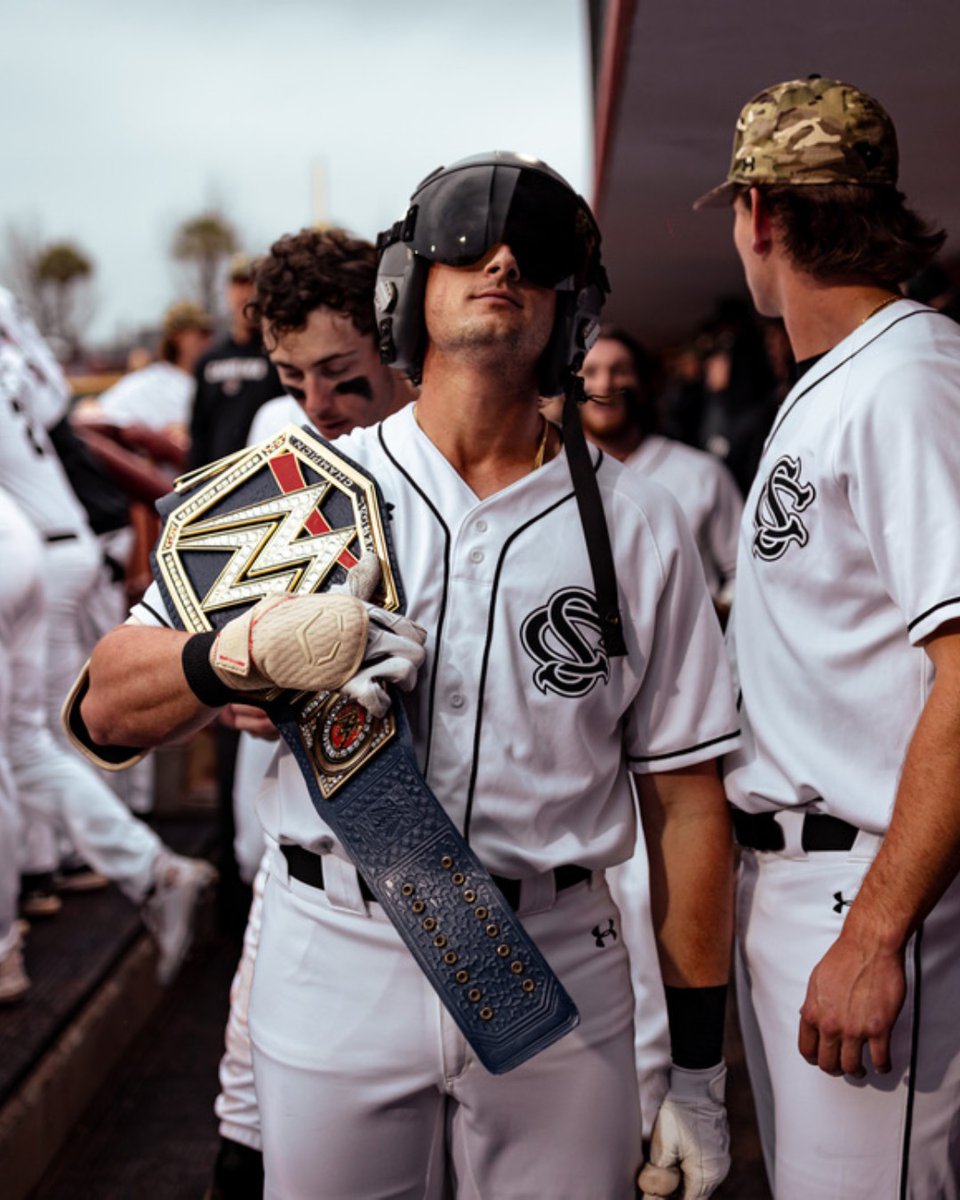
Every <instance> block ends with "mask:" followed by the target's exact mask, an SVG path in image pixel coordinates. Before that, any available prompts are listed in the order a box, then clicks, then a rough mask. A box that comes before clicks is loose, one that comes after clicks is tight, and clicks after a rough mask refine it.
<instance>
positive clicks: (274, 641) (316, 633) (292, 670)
mask: <svg viewBox="0 0 960 1200" xmlns="http://www.w3.org/2000/svg"><path fill="white" fill-rule="evenodd" d="M378 581H379V563H378V562H377V559H376V556H375V555H364V557H363V558H362V559H361V560H360V562H359V563H358V565H357V566H356V567H354V569H353V570H352V571H351V572H350V573H349V575H348V578H347V583H346V586H345V588H344V590H343V591H338V592H326V593H321V594H310V595H306V596H291V595H283V596H268V597H267V598H265V599H263V600H261V601H260V602H259V603H258V604H255V605H253V606H252V607H251V608H249V609H247V611H246V612H245V613H243V614H242V615H241V616H239V617H236V618H234V620H232V621H229V622H227V624H226V625H224V627H223V628H222V629H221V630H220V632H219V634H218V635H217V637H216V639H215V640H214V642H213V645H212V646H211V648H210V665H211V666H212V668H213V670H214V672H215V673H216V675H217V676H218V678H219V679H220V680H221V681H222V682H223V683H225V684H226V685H227V686H228V687H230V688H233V689H235V690H237V691H241V692H242V691H250V692H258V691H265V690H268V689H270V688H271V687H279V688H283V689H289V690H294V691H314V692H316V691H333V690H339V691H341V692H343V694H344V695H348V696H350V697H352V698H353V699H355V700H357V701H358V702H359V703H360V704H362V705H363V706H364V708H366V709H367V710H368V711H369V712H370V713H371V714H372V715H373V716H375V717H382V716H383V715H384V714H385V713H386V711H387V709H388V708H389V706H390V697H389V693H388V692H387V690H386V687H385V686H384V685H385V684H388V683H395V684H396V685H397V686H398V687H400V688H403V689H404V690H406V691H409V690H410V689H411V688H412V687H413V686H414V683H415V682H416V677H417V671H418V670H419V668H420V666H421V665H422V663H423V660H424V658H425V651H424V649H423V644H424V642H425V641H426V631H425V630H424V629H422V628H421V627H420V626H419V625H417V624H416V623H415V622H413V621H410V620H408V619H407V618H406V617H402V616H400V615H399V614H398V613H388V612H386V611H385V610H384V609H381V608H377V607H376V606H375V605H373V604H370V603H369V602H368V601H367V599H366V596H369V595H372V593H373V591H374V590H375V589H376V586H377V583H378Z"/></svg>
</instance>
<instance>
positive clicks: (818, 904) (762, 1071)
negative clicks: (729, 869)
mask: <svg viewBox="0 0 960 1200" xmlns="http://www.w3.org/2000/svg"><path fill="white" fill-rule="evenodd" d="M897 163H898V157H897V143H896V135H895V132H894V128H893V124H892V122H891V120H890V118H889V117H888V116H887V114H886V113H885V112H884V111H883V109H882V108H881V107H880V105H879V104H878V103H877V102H876V101H875V100H873V99H872V98H871V97H869V96H867V95H865V94H864V93H863V92H861V91H859V90H858V89H857V88H855V87H852V86H850V85H848V84H844V83H838V82H835V81H833V80H829V79H823V78H820V77H819V76H811V77H810V78H809V79H806V80H796V81H791V82H788V83H783V84H779V85H778V86H776V87H772V88H769V89H767V90H765V91H763V92H761V93H760V94H759V95H758V96H756V97H754V99H753V100H751V101H750V102H749V103H748V104H747V105H746V106H745V107H744V109H743V111H742V112H741V114H740V119H739V121H738V122H737V130H736V136H735V140H734V151H733V160H732V163H731V167H730V171H729V174H728V176H727V179H726V181H725V182H724V183H723V184H721V185H720V186H719V187H718V188H715V189H714V190H713V191H712V192H710V193H708V194H707V195H706V196H704V197H702V198H701V200H700V201H698V202H697V205H696V207H704V206H709V205H717V204H725V205H729V204H731V203H732V204H733V208H734V242H735V245H736V248H737V251H738V253H739V255H740V258H741V261H742V263H743V267H744V272H745V275H746V279H747V283H748V285H749V288H750V291H751V294H752V296H753V300H754V303H755V304H756V307H757V308H758V310H759V311H760V312H761V313H763V314H764V315H767V316H773V317H782V318H783V320H784V323H785V326H786V330H787V334H788V336H789V338H790V343H791V346H792V348H793V351H794V354H795V356H796V359H797V363H798V375H799V378H798V380H797V382H796V383H795V385H794V387H793V388H792V390H791V391H790V392H789V393H788V395H787V396H786V397H785V399H784V401H783V404H782V406H781V408H780V411H779V413H778V415H777V418H776V421H775V422H774V426H773V429H772V431H771V433H770V435H769V438H768V440H767V443H766V447H765V449H764V453H763V457H762V460H761V463H760V467H759V470H758V473H757V477H756V480H755V482H754V485H753V488H752V490H751V493H750V495H749V497H748V499H747V505H746V510H745V516H744V522H743V526H742V529H741V536H740V546H739V557H738V567H737V596H736V600H735V602H734V606H733V615H732V618H731V637H730V644H731V648H732V651H733V657H734V660H735V666H736V670H737V673H738V675H739V685H740V688H741V693H742V713H741V715H742V717H743V720H744V726H745V728H744V734H745V736H744V742H743V745H742V748H740V749H739V750H737V751H735V752H734V753H732V754H730V755H728V756H727V758H726V760H725V776H726V786H727V793H728V796H729V798H730V800H731V801H732V802H733V804H734V806H735V822H734V823H735V828H736V831H737V837H738V841H739V842H740V843H741V845H742V846H743V847H744V849H743V853H742V865H741V872H740V879H739V885H738V886H739V893H738V904H737V919H738V934H737V950H738V955H737V957H738V964H737V965H738V989H739V998H740V1004H741V1022H742V1025H743V1030H744V1038H745V1042H746V1046H747V1058H748V1064H749V1067H750V1073H751V1078H752V1081H753V1086H754V1093H755V1096H756V1100H757V1108H758V1114H759V1119H760V1125H761V1133H762V1137H763V1143H764V1153H765V1158H766V1163H767V1169H768V1173H769V1176H770V1181H771V1184H772V1186H773V1190H774V1193H775V1195H776V1196H777V1200H799V1198H800V1197H803V1198H804V1200H806V1198H807V1197H810V1196H817V1197H821V1196H822V1197H835V1196H836V1197H839V1196H843V1197H864V1198H866V1197H870V1198H871V1200H876V1198H877V1197H889V1198H890V1200H893V1197H911V1198H913V1200H921V1198H922V1200H929V1198H931V1197H946V1196H956V1195H957V1194H958V1186H960V1183H958V1181H960V1146H958V1141H957V1137H956V1117H957V1112H958V1110H960V1027H958V1025H957V1021H956V1019H955V1015H954V1011H955V1004H956V997H957V995H958V994H960V952H958V951H960V883H958V881H957V879H956V874H957V864H958V862H960V807H958V805H957V780H958V779H960V737H958V733H960V686H958V684H960V634H958V632H957V630H958V625H957V621H958V618H960V330H958V329H957V326H956V325H955V324H954V323H953V322H952V321H951V320H949V319H948V318H946V317H944V316H943V315H942V314H940V313H937V312H935V311H934V310H932V309H929V308H926V307H924V306H923V305H920V304H917V303H915V302H913V301H910V300H906V299H903V298H902V297H901V295H900V292H899V288H898V285H899V284H900V283H901V281H903V280H904V279H906V278H908V277H909V276H911V275H912V274H913V273H914V272H915V271H917V270H918V269H919V268H920V267H922V266H924V265H925V264H926V263H927V262H929V261H930V259H932V257H933V255H934V254H935V253H936V251H937V250H938V249H939V247H940V245H941V244H942V242H943V234H942V233H935V232H932V231H931V230H930V228H929V227H928V226H926V225H925V224H924V222H922V221H921V220H920V218H919V217H917V216H916V214H915V213H913V212H912V211H911V210H910V209H908V208H907V207H906V206H905V204H904V197H903V195H902V194H901V193H900V192H899V191H898V190H897ZM921 994H922V1006H921ZM798 1011H799V1014H800V1015H799V1023H798V1017H797V1013H798ZM804 1060H806V1061H804Z"/></svg>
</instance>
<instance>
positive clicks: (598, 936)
mask: <svg viewBox="0 0 960 1200" xmlns="http://www.w3.org/2000/svg"><path fill="white" fill-rule="evenodd" d="M590 932H591V933H592V934H593V940H594V941H595V942H596V943H597V949H598V950H603V949H605V948H606V940H607V938H613V940H614V941H616V940H617V931H616V929H614V927H613V917H610V919H609V920H608V921H607V927H606V929H601V928H600V926H599V925H594V927H593V928H592V929H591V930H590Z"/></svg>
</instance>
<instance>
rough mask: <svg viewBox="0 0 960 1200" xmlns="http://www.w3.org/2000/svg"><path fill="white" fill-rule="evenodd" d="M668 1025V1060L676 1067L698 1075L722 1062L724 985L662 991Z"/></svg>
mask: <svg viewBox="0 0 960 1200" xmlns="http://www.w3.org/2000/svg"><path fill="white" fill-rule="evenodd" d="M664 991H665V992H666V996H667V1021H668V1023H669V1025H670V1057H671V1058H672V1059H673V1062H674V1065H675V1066H677V1067H685V1068H686V1069H687V1070H688V1071H702V1070H704V1069H705V1068H706V1067H714V1066H716V1065H717V1063H718V1062H720V1060H721V1059H722V1058H723V1019H724V1014H725V1012H726V1007H727V985H726V984H725V983H724V984H721V985H720V986H719V987H700V988H679V987H665V988H664Z"/></svg>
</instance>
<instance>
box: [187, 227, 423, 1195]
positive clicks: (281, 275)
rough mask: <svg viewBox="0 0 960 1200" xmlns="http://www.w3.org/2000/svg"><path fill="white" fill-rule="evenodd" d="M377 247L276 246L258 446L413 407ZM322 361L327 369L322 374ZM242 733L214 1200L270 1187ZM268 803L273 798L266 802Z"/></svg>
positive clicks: (255, 858) (259, 278)
mask: <svg viewBox="0 0 960 1200" xmlns="http://www.w3.org/2000/svg"><path fill="white" fill-rule="evenodd" d="M376 272H377V254H376V250H375V248H374V247H373V246H372V245H371V244H370V243H369V242H366V241H363V240H362V239H360V238H354V237H351V236H350V235H349V234H348V233H346V232H345V231H344V230H341V229H327V230H323V231H320V230H315V229H304V230H302V231H301V232H300V233H298V234H289V235H286V236H284V237H282V238H280V239H279V240H278V241H276V242H275V243H274V244H273V246H272V247H271V248H270V252H269V254H267V255H265V256H264V257H263V258H262V259H260V260H259V261H258V263H257V269H256V272H255V293H254V298H253V302H252V303H251V305H250V310H249V311H250V313H251V316H254V317H256V319H257V320H258V321H259V322H260V326H261V328H262V331H263V336H264V340H265V344H266V347H267V349H268V352H269V354H270V357H271V360H272V361H273V362H276V363H278V364H279V365H280V371H281V373H282V377H283V382H284V385H285V386H287V387H288V388H289V389H290V390H291V391H293V392H295V393H296V395H297V396H298V397H299V399H295V398H294V396H293V395H286V396H278V397H276V398H275V399H273V400H268V401H267V403H266V404H265V405H263V407H262V408H260V410H259V411H258V413H257V415H256V417H255V418H254V421H253V425H252V427H251V430H250V441H251V444H252V445H255V444H257V443H258V442H261V441H264V440H265V439H266V438H268V437H269V436H270V435H272V434H274V433H276V432H277V431H278V430H280V429H282V428H283V427H284V426H286V425H289V424H297V423H302V422H303V421H304V419H305V417H306V418H309V420H310V422H311V423H312V425H313V427H314V428H315V429H316V430H317V431H318V432H319V433H321V434H323V435H324V436H325V437H336V436H337V434H338V433H340V432H343V431H344V428H345V426H346V431H347V432H349V431H350V430H351V429H353V428H356V427H358V426H359V427H363V426H367V425H372V424H374V423H376V422H377V421H379V420H382V419H383V417H385V416H387V415H389V414H390V413H391V412H394V411H396V410H397V409H399V408H400V407H402V405H403V404H405V403H407V402H408V401H409V400H410V398H411V394H412V389H410V388H409V385H408V383H407V381H406V380H405V378H404V377H403V376H402V375H401V374H399V373H398V372H396V371H393V370H391V369H390V368H389V367H386V366H384V365H383V364H382V363H381V362H380V356H379V353H378V351H377V344H376V341H375V339H374V336H373V334H374V329H375V314H374V308H373V289H374V283H375V281H376ZM318 364H319V365H318ZM229 711H230V712H231V717H232V720H233V722H234V724H235V725H236V726H237V727H238V728H240V729H241V730H242V731H243V732H241V735H240V742H239V747H238V751H237V767H236V774H235V780H234V796H233V799H234V819H235V827H236V841H235V849H236V855H237V862H238V864H239V866H240V871H241V875H242V876H243V877H245V878H246V879H247V880H248V881H250V882H252V884H253V900H252V903H251V906H250V914H249V919H248V921H247V928H246V930H245V932H244V939H243V955H242V957H241V960H240V963H239V965H238V967H237V971H236V974H235V976H234V979H233V983H232V985H231V988H230V1016H229V1019H228V1021H227V1029H226V1039H225V1040H226V1052H225V1053H224V1056H223V1058H222V1059H221V1062H220V1094H219V1096H218V1097H217V1101H216V1112H217V1115H218V1117H219V1118H220V1136H221V1145H220V1149H219V1152H218V1156H217V1162H216V1165H215V1168H214V1180H213V1185H212V1189H211V1192H210V1196H211V1200H231V1198H238V1200H239V1198H240V1197H244V1196H247V1195H249V1194H251V1192H253V1191H256V1189H257V1188H259V1189H260V1190H261V1191H262V1187H263V1168H262V1164H261V1162H260V1148H261V1135H260V1113H259V1109H258V1106H257V1098H256V1090H255V1085H254V1079H253V1061H252V1057H251V1050H250V1036H249V1030H248V1027H247V1007H248V1004H249V995H250V984H251V982H252V979H253V969H254V963H255V961H256V953H257V946H258V945H259V938H260V920H261V908H262V897H263V886H264V881H265V878H266V868H265V867H264V868H263V869H260V870H258V868H260V864H261V860H262V859H263V853H264V834H263V829H262V826H261V824H260V821H259V819H258V817H257V815H256V813H255V811H254V805H255V802H256V801H257V798H258V796H260V794H261V792H262V791H264V790H266V793H267V798H269V795H270V794H271V793H272V791H273V790H274V789H275V787H276V780H275V776H274V775H273V774H271V775H270V778H269V779H267V780H266V781H265V776H266V775H267V773H268V771H269V769H270V766H271V763H272V760H273V758H274V756H275V752H276V749H277V740H276V739H277V733H276V729H275V727H274V725H273V723H272V722H271V721H270V720H269V718H267V717H266V716H265V715H264V713H263V711H262V709H259V708H254V707H252V706H250V705H232V706H231V709H230V710H229ZM265 802H268V799H267V800H266V801H265Z"/></svg>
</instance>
